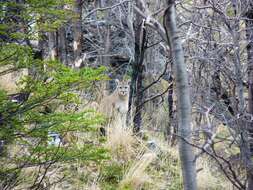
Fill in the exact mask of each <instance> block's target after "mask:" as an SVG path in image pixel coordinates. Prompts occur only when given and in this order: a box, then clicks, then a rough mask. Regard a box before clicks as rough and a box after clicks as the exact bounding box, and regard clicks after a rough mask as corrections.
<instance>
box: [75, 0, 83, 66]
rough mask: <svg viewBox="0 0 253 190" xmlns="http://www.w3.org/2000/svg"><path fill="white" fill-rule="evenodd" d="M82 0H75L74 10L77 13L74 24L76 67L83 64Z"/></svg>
mask: <svg viewBox="0 0 253 190" xmlns="http://www.w3.org/2000/svg"><path fill="white" fill-rule="evenodd" d="M82 3H83V2H82V0H76V1H75V7H74V11H75V13H76V18H75V22H74V23H73V24H74V34H73V36H74V42H73V51H74V67H80V66H81V64H82V58H81V54H82Z"/></svg>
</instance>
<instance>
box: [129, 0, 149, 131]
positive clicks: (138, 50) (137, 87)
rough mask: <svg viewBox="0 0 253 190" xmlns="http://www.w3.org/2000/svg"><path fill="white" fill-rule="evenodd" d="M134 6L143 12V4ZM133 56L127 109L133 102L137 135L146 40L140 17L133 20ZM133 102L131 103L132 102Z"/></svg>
mask: <svg viewBox="0 0 253 190" xmlns="http://www.w3.org/2000/svg"><path fill="white" fill-rule="evenodd" d="M136 6H137V7H138V8H140V9H141V10H143V6H144V4H143V2H142V1H137V2H136ZM135 26H136V27H135V54H134V55H135V56H134V62H133V63H132V70H133V74H132V78H131V91H130V101H129V108H131V104H132V103H133V102H134V105H135V113H134V117H133V124H134V128H133V132H134V133H135V134H138V133H139V132H140V129H141V124H142V115H141V114H142V113H141V112H142V107H143V106H142V101H143V95H144V93H143V69H144V65H143V61H144V49H145V48H144V44H145V40H146V34H145V28H144V27H143V19H142V17H140V15H137V16H136V20H135ZM132 101H133V102H132Z"/></svg>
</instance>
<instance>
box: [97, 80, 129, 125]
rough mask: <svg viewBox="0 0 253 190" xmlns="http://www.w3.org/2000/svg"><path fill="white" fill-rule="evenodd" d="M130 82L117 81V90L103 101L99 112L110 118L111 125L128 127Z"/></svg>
mask: <svg viewBox="0 0 253 190" xmlns="http://www.w3.org/2000/svg"><path fill="white" fill-rule="evenodd" d="M128 83H129V81H125V80H123V81H119V80H117V79H116V84H117V86H116V90H115V91H114V92H113V93H112V94H111V95H108V96H106V97H104V98H103V99H102V100H101V103H100V108H99V111H100V112H101V113H103V114H105V115H106V116H107V117H108V118H109V122H110V123H112V122H113V123H115V124H121V125H122V126H123V127H126V118H127V112H128V101H129V84H128Z"/></svg>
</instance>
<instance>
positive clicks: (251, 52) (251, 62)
mask: <svg viewBox="0 0 253 190" xmlns="http://www.w3.org/2000/svg"><path fill="white" fill-rule="evenodd" d="M247 19H251V20H246V27H247V30H246V37H247V40H248V46H247V52H248V84H249V90H248V110H249V114H251V115H253V30H252V28H253V20H252V19H253V10H252V12H251V13H248V14H247ZM248 132H249V137H251V138H252V137H253V122H250V123H249V125H248ZM248 144H249V152H250V155H249V156H252V155H253V142H252V141H249V142H248ZM247 178H248V184H247V189H248V190H251V189H253V171H252V169H250V168H249V169H248V171H247Z"/></svg>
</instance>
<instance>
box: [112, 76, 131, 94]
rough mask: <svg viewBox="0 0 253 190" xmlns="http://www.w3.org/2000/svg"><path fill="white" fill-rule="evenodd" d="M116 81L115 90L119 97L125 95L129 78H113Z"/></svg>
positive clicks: (127, 90)
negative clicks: (120, 79) (121, 79)
mask: <svg viewBox="0 0 253 190" xmlns="http://www.w3.org/2000/svg"><path fill="white" fill-rule="evenodd" d="M115 82H116V85H117V87H116V91H117V93H118V95H119V97H126V96H128V95H129V89H130V88H129V80H123V81H119V80H118V79H116V80H115Z"/></svg>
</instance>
